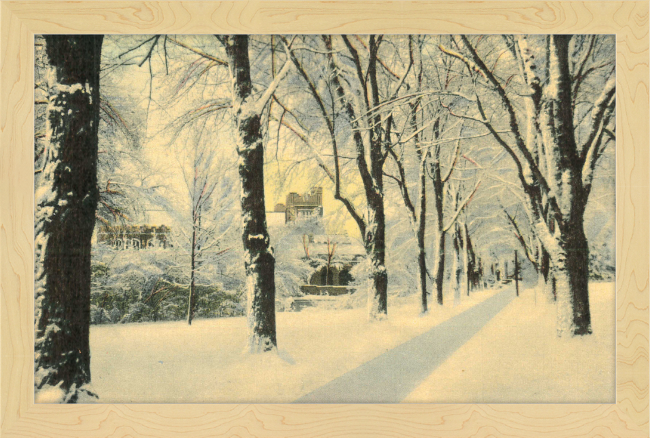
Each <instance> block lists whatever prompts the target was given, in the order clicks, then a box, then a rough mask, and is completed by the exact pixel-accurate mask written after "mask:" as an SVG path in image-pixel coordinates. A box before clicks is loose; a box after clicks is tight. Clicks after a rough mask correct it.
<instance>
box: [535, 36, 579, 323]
mask: <svg viewBox="0 0 650 438" xmlns="http://www.w3.org/2000/svg"><path fill="white" fill-rule="evenodd" d="M569 41H570V36H567V35H554V36H551V37H550V42H549V84H548V85H547V86H546V88H545V90H544V91H545V92H544V96H543V99H542V107H541V115H540V127H541V131H542V138H543V141H544V149H545V151H546V160H547V166H546V168H547V171H548V174H549V178H548V181H549V186H550V188H551V190H553V192H554V193H555V194H556V199H557V203H558V206H559V209H560V211H561V215H562V219H563V223H562V224H559V225H558V226H557V227H556V232H555V234H554V235H553V236H552V237H553V240H554V242H549V243H550V245H549V244H545V245H544V246H545V247H546V248H547V250H548V253H549V256H550V261H551V270H552V274H553V276H554V277H555V291H556V299H557V305H558V312H557V315H558V321H557V331H558V335H560V336H562V335H564V334H575V335H585V334H590V333H591V315H590V310H589V291H588V281H589V247H588V244H587V238H586V236H585V232H584V211H585V207H586V201H587V196H588V193H586V192H585V190H584V187H583V184H582V164H581V161H582V160H581V159H580V154H579V152H578V148H577V145H576V140H575V134H574V126H573V110H572V108H573V107H572V97H571V74H570V70H569V62H570V60H569ZM547 240H548V239H547Z"/></svg>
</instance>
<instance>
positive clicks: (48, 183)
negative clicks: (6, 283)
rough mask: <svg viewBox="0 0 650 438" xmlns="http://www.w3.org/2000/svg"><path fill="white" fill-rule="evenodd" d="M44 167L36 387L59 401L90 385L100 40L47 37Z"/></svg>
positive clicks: (37, 236) (38, 192) (39, 208)
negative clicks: (46, 105)
mask: <svg viewBox="0 0 650 438" xmlns="http://www.w3.org/2000/svg"><path fill="white" fill-rule="evenodd" d="M45 40H46V51H47V58H48V62H49V69H50V72H49V75H48V76H49V83H48V87H49V95H50V97H49V103H48V108H47V128H46V129H47V135H46V139H47V146H46V147H47V152H46V154H47V155H46V162H47V164H46V165H45V168H44V170H43V174H42V176H41V180H40V181H39V186H38V187H37V190H36V203H37V209H36V227H35V228H36V229H35V246H36V248H35V250H36V297H35V313H36V315H35V317H36V321H35V326H36V327H35V345H34V349H35V352H34V353H35V355H34V372H35V375H34V386H35V391H36V400H37V401H38V400H39V393H45V391H46V390H49V391H48V392H50V394H49V395H52V393H51V391H52V390H54V391H56V392H57V393H58V394H57V397H56V398H57V400H49V401H61V402H67V403H75V402H77V401H79V397H80V396H82V395H84V394H85V395H90V396H93V397H96V396H95V394H93V393H92V391H91V390H90V389H89V387H88V384H89V383H90V345H89V333H90V332H89V329H90V287H91V284H90V257H91V238H92V234H93V229H94V226H95V211H96V209H97V202H98V199H99V191H98V188H97V154H98V145H97V143H98V139H97V127H98V124H99V70H100V62H101V48H102V41H103V37H102V36H101V35H99V36H95V35H79V36H64V35H60V36H59V35H56V36H55V35H51V36H46V37H45ZM55 388H56V389H55Z"/></svg>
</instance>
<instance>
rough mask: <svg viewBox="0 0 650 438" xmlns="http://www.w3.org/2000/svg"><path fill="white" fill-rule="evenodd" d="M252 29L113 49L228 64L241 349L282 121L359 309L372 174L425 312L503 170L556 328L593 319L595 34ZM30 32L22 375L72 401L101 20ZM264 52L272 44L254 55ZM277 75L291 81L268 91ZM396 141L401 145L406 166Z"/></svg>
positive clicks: (598, 110)
mask: <svg viewBox="0 0 650 438" xmlns="http://www.w3.org/2000/svg"><path fill="white" fill-rule="evenodd" d="M206 38H207V37H206ZM209 38H213V37H209ZM264 38H266V39H264V44H262V45H261V46H260V45H259V44H256V45H251V37H249V36H246V35H233V36H230V35H226V36H215V37H214V39H212V40H210V41H212V42H213V45H210V47H212V51H214V52H217V53H221V56H215V55H211V54H209V53H207V52H206V51H205V50H204V48H205V45H203V46H202V47H192V46H191V45H190V44H187V43H183V42H181V41H179V40H178V39H175V38H171V37H169V36H164V35H159V36H154V37H147V38H145V39H144V40H143V42H141V43H139V44H137V45H135V46H134V47H132V48H131V49H129V50H128V52H129V53H131V52H133V53H138V52H137V51H138V50H144V55H138V56H141V57H142V59H141V60H140V61H139V62H138V63H137V64H138V65H139V66H143V65H144V64H145V63H146V62H148V66H149V69H150V71H151V69H152V62H154V61H155V59H160V60H162V62H164V67H165V68H166V69H167V68H168V62H169V61H170V58H169V57H168V50H171V49H170V47H171V45H172V43H173V46H174V47H175V49H174V50H178V51H181V52H183V53H185V54H186V55H187V56H193V57H196V59H197V60H199V61H209V62H210V64H209V68H216V69H228V71H229V74H230V78H231V81H230V82H229V90H228V92H227V93H224V94H225V95H228V96H227V97H223V96H218V99H217V101H218V105H216V106H215V105H214V104H210V105H212V106H213V107H215V108H217V107H218V108H217V109H218V110H220V111H224V112H227V113H228V114H229V117H230V118H231V125H232V132H233V133H234V139H235V146H236V150H237V154H238V155H239V178H240V182H241V215H242V222H243V227H242V236H241V237H242V245H243V249H244V260H243V263H244V266H245V271H246V286H245V288H246V293H247V303H248V304H247V306H248V308H247V314H248V328H249V336H248V350H249V351H250V352H265V351H273V350H275V349H276V346H277V337H276V324H275V275H274V271H275V258H274V255H273V251H272V250H271V248H270V239H269V234H268V231H267V226H266V214H265V211H266V208H265V203H264V196H265V195H264V193H265V189H264V182H265V181H264V170H265V169H264V164H265V163H264V151H265V147H266V143H267V142H268V138H269V136H268V132H269V131H271V129H270V128H269V127H270V126H271V125H273V127H274V129H275V130H277V132H278V136H279V135H280V133H281V132H282V133H284V134H285V135H288V136H292V138H293V141H299V142H302V143H303V144H304V145H306V146H307V149H308V150H309V151H310V153H311V158H312V159H313V160H315V161H316V163H317V164H318V168H320V169H321V171H322V172H323V175H324V177H325V178H327V179H328V180H330V181H331V183H332V185H333V189H334V197H335V199H336V200H338V201H339V202H340V203H341V204H342V205H343V206H344V207H345V210H346V211H347V213H348V214H349V216H350V218H352V220H353V221H354V223H356V225H357V227H358V230H359V233H360V235H361V236H362V239H363V243H364V247H365V250H366V255H367V258H368V261H369V269H368V300H369V317H370V319H371V320H373V319H382V318H385V317H386V315H387V307H388V300H387V296H388V272H387V269H386V210H385V200H386V196H387V190H388V186H387V185H386V182H387V181H390V182H391V183H394V184H396V187H397V188H398V190H399V193H400V194H401V197H402V200H403V206H404V208H405V209H406V212H407V217H408V220H409V221H410V223H411V225H412V228H413V233H414V234H413V236H414V240H415V243H416V245H417V248H418V250H417V254H418V269H419V276H418V282H417V284H418V287H419V295H420V297H421V310H422V312H426V311H427V310H428V309H429V304H428V302H427V297H428V292H427V280H428V279H430V280H433V282H434V284H435V289H436V294H435V296H436V301H437V303H438V304H442V302H443V282H444V273H445V238H446V237H445V236H446V234H447V233H448V232H451V233H452V246H453V250H454V259H453V260H452V265H453V266H452V276H451V279H452V284H451V285H452V288H453V289H454V296H455V299H460V296H461V295H462V293H461V292H463V291H465V288H467V290H468V289H469V287H470V286H469V285H470V284H471V283H472V282H470V281H466V280H464V279H463V276H465V277H464V278H465V279H467V278H468V276H471V275H475V274H474V273H475V272H476V271H477V269H480V265H481V264H480V260H477V257H476V254H475V249H476V245H475V244H474V243H473V242H472V229H473V228H472V227H473V225H472V223H473V222H468V221H469V220H470V219H471V215H470V214H469V212H468V208H469V205H470V203H472V202H474V201H476V196H475V195H477V193H478V189H479V186H480V185H481V184H482V183H484V182H485V181H486V180H487V179H491V180H493V181H494V180H500V181H502V183H503V184H504V187H508V189H509V190H510V191H511V192H512V193H513V194H514V195H515V198H516V199H517V200H518V201H517V202H518V207H517V208H520V209H521V210H523V211H524V213H525V214H524V218H525V219H524V220H523V221H522V220H521V219H515V218H514V216H513V215H512V214H511V211H512V210H510V213H509V211H508V208H510V207H507V208H504V210H505V212H506V215H508V218H509V223H510V225H511V226H512V227H513V228H514V229H515V234H516V236H517V237H518V240H519V243H520V244H521V246H522V247H523V249H524V251H525V254H526V256H527V259H529V260H530V261H531V262H532V263H533V267H534V268H535V269H537V270H538V272H539V273H540V275H539V278H540V283H543V284H545V285H548V286H547V287H546V289H549V288H551V287H552V288H553V296H554V297H556V298H557V304H556V305H557V307H558V322H557V329H558V334H559V335H564V334H568V335H586V334H589V333H591V316H590V312H589V299H588V298H589V297H588V279H589V265H588V261H589V247H588V243H587V239H586V234H585V230H584V212H585V208H586V206H587V201H588V200H589V195H590V192H591V189H592V184H593V180H594V173H595V170H596V167H597V163H598V160H599V158H600V157H601V156H602V155H603V151H604V150H605V147H606V146H607V144H609V143H610V142H613V141H614V140H615V127H614V120H615V117H614V109H615V78H614V64H613V63H614V61H613V55H611V53H613V52H612V51H611V50H610V49H611V47H610V46H612V43H611V41H610V40H611V38H610V39H608V38H607V36H570V35H551V36H531V37H529V36H525V35H522V36H516V37H514V36H507V35H504V36H490V37H485V36H464V35H460V36H408V37H385V36H382V35H370V36H368V37H363V38H362V37H359V36H328V35H322V36H293V37H285V36H270V37H264ZM44 41H45V46H46V47H45V53H46V56H45V57H46V60H45V63H46V65H47V69H48V70H49V74H48V75H47V78H48V79H47V80H48V83H47V91H48V98H47V110H46V121H47V122H46V133H45V136H44V138H45V141H44V144H45V146H44V156H45V162H46V164H45V166H44V167H43V169H41V170H40V171H39V172H40V174H39V175H38V185H37V192H36V199H37V213H36V229H35V233H36V240H35V242H36V263H37V269H36V322H35V324H36V341H35V373H36V374H35V375H36V378H35V385H36V390H37V391H38V390H41V389H44V388H48V387H57V388H59V389H60V390H61V391H62V392H63V394H64V397H63V400H64V401H67V402H75V401H77V400H78V399H79V397H80V396H85V395H87V396H91V397H92V396H94V394H92V393H91V392H90V391H89V390H88V389H87V386H86V385H87V384H88V383H89V382H90V351H89V341H88V337H89V322H90V319H89V313H90V310H89V309H90V254H91V236H92V233H93V228H94V224H95V215H96V211H97V205H98V198H99V194H98V192H99V189H98V182H97V165H98V164H97V163H98V125H99V123H100V106H101V105H100V102H101V96H100V92H99V87H100V81H99V74H100V67H101V58H102V54H101V52H102V42H103V37H102V36H66V35H61V36H46V37H45V38H44ZM168 43H170V44H168ZM260 47H261V48H260ZM612 47H613V46H612ZM262 52H263V54H265V55H270V56H269V57H264V56H263V57H262V58H259V55H260V53H262ZM610 52H611V53H610ZM155 53H157V54H158V55H160V56H157V58H156V57H154V54H155ZM251 54H254V55H255V57H256V59H268V58H270V60H271V65H270V68H269V71H268V72H267V73H268V74H267V75H266V76H265V77H266V78H268V80H267V81H266V83H265V85H263V86H262V85H256V84H254V81H253V72H256V73H257V70H255V69H263V68H264V67H262V66H261V65H262V64H260V66H257V64H256V65H255V67H253V66H252V64H251ZM122 55H124V54H121V55H120V57H121V56H122ZM610 55H611V56H610ZM276 64H277V65H276ZM321 66H324V68H321ZM207 70H209V69H206V70H204V71H203V73H200V74H204V72H205V71H207ZM197 74H198V73H197ZM152 78H153V76H152ZM152 81H153V79H152ZM152 83H153V82H152ZM286 84H290V85H291V87H292V88H291V93H292V94H291V95H293V96H297V97H295V98H293V99H290V98H287V96H288V93H286V92H285V93H284V94H282V93H280V92H279V91H280V90H281V88H282V87H283V86H285V85H286ZM594 90H599V91H598V92H595V91H594ZM149 91H150V93H151V85H150V90H149ZM283 99H287V100H285V101H283ZM585 103H586V108H587V109H586V110H585V109H584V108H583V106H585ZM299 106H305V107H306V108H313V109H314V112H313V114H314V115H315V117H310V118H306V117H305V116H304V113H303V112H302V111H299V110H298V107H299ZM217 109H215V111H216V110H217ZM283 138H285V140H287V141H288V137H286V136H285V137H283ZM478 138H489V139H491V142H492V144H494V145H495V146H494V147H492V146H485V148H487V149H488V152H489V153H488V154H487V155H488V157H491V158H485V157H484V156H483V158H481V159H479V158H478V157H479V156H481V155H480V153H479V152H480V151H479V149H480V147H483V146H481V143H480V142H475V141H474V140H473V139H478ZM279 139H280V137H278V143H279ZM449 144H451V145H452V146H453V147H452V149H451V150H449V148H447V147H446V146H445V145H449ZM495 147H496V149H494V148H495ZM477 148H479V149H477ZM472 152H473V153H475V155H474V158H472V157H471V156H470V155H471V153H472ZM408 154H411V156H414V157H415V162H416V165H415V171H413V166H411V163H412V161H410V160H409V159H407V157H408ZM504 155H505V156H506V157H509V158H510V164H511V165H512V166H513V168H514V174H515V175H516V178H515V179H514V182H513V181H505V180H503V178H502V177H500V176H499V175H500V174H497V173H496V172H492V171H491V169H492V168H493V167H494V166H496V165H497V164H498V165H502V162H501V157H503V156H504ZM344 163H352V164H353V165H350V166H347V165H345V164H344ZM413 175H415V177H413ZM427 181H431V185H432V187H433V198H434V202H433V204H434V208H435V212H434V219H435V223H436V228H435V232H436V233H435V234H436V237H435V239H434V240H435V245H434V250H433V253H434V256H435V262H434V269H433V270H432V272H430V271H429V269H428V268H427V263H426V260H427V259H426V248H425V236H426V225H427V221H426V218H427V213H426V207H427ZM359 187H360V188H361V190H357V189H356V188H359ZM413 187H416V191H417V195H416V196H417V197H416V198H415V201H414V200H413ZM106 192H109V188H108V184H107V187H106ZM476 202H478V201H476ZM364 209H365V210H364ZM461 251H464V254H465V255H464V256H463V257H462V256H461ZM517 264H518V262H517ZM194 269H195V266H194V263H192V271H193V272H194ZM192 278H193V277H192ZM193 289H194V288H192V287H191V288H190V297H189V306H188V307H189V308H188V322H190V323H191V320H192V311H193V307H194V297H193V292H194V291H193Z"/></svg>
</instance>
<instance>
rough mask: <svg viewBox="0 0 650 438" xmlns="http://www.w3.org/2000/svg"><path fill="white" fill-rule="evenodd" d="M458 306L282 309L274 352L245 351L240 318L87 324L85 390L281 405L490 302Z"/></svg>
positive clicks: (121, 399) (106, 398)
mask: <svg viewBox="0 0 650 438" xmlns="http://www.w3.org/2000/svg"><path fill="white" fill-rule="evenodd" d="M493 294H494V292H493V291H486V292H477V293H474V294H472V296H471V297H470V298H469V299H465V300H464V301H463V303H462V304H461V305H460V306H458V307H451V305H445V306H442V307H438V306H437V305H435V304H432V305H431V309H430V313H429V314H428V315H425V316H420V304H419V300H420V297H419V296H417V294H413V295H411V296H408V297H404V298H392V297H389V304H388V319H387V320H385V321H381V322H373V323H369V322H368V321H367V318H368V313H367V311H366V309H364V308H357V309H348V310H317V309H312V310H310V311H307V312H280V313H278V314H277V337H278V347H279V349H278V350H276V351H274V352H269V353H263V354H243V353H242V349H243V348H244V347H245V346H246V345H247V328H246V318H245V317H235V318H217V319H203V320H202V319H198V320H195V321H193V322H192V325H191V326H188V325H187V323H185V322H183V321H175V322H158V323H141V324H118V325H99V326H91V329H90V343H91V351H92V363H91V367H92V369H91V372H92V376H93V386H94V388H95V390H96V391H97V394H99V396H100V397H101V401H102V403H189V402H192V403H249V402H256V403H287V402H292V401H294V400H296V399H298V398H299V397H300V396H302V395H305V394H307V393H309V392H311V391H313V390H314V389H316V388H318V387H320V386H322V385H324V384H325V383H327V382H329V381H330V380H332V379H335V378H336V377H339V376H340V375H342V374H344V373H346V372H347V371H350V370H352V369H354V368H356V367H358V366H359V365H361V364H363V363H365V362H367V361H369V360H371V359H373V358H375V357H377V356H379V355H380V354H383V353H385V352H386V351H388V350H390V349H392V348H394V347H396V346H398V345H400V344H402V343H404V342H406V341H408V340H409V339H411V338H413V337H415V336H417V335H419V334H421V333H423V332H425V331H426V330H428V329H429V328H431V327H433V326H434V325H437V324H439V323H441V322H443V321H445V320H447V319H449V318H450V317H452V316H455V315H457V314H458V313H460V312H462V311H464V310H467V309H468V308H469V307H471V306H473V305H475V304H477V303H478V302H480V301H483V300H484V299H486V298H488V297H490V296H492V295H493Z"/></svg>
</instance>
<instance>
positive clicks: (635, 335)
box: [0, 1, 649, 438]
mask: <svg viewBox="0 0 650 438" xmlns="http://www.w3.org/2000/svg"><path fill="white" fill-rule="evenodd" d="M1 19H2V21H1V23H2V27H1V30H2V41H1V43H2V49H1V58H0V60H1V61H0V62H2V67H1V71H2V93H1V96H0V97H1V104H0V106H1V113H0V117H1V118H0V124H1V129H2V146H1V149H0V152H1V158H0V190H1V192H0V220H1V222H0V263H1V265H0V268H1V271H0V287H1V291H2V301H1V306H2V309H1V311H2V313H1V318H2V322H1V344H0V345H1V353H2V362H1V378H2V379H1V385H2V387H1V397H2V398H1V403H2V404H1V414H2V420H1V428H0V430H1V434H2V436H3V437H7V438H8V437H28V436H29V437H36V436H38V437H66V438H68V437H85V438H88V437H106V436H111V437H118V436H132V437H134V436H147V437H151V436H164V437H192V438H199V437H208V436H218V437H226V436H247V437H248V436H253V437H300V438H306V437H311V436H320V437H334V436H336V437H352V436H368V437H370V436H374V437H389V436H390V437H393V436H394V437H435V436H441V437H467V436H500V437H506V436H508V437H529V436H530V437H533V436H540V437H542V436H544V437H554V438H560V437H591V436H617V437H618V436H621V437H623V436H625V437H648V236H649V234H648V228H649V227H648V221H649V216H648V204H649V202H648V201H649V199H648V198H649V191H648V174H649V166H648V164H649V160H648V120H649V116H648V2H593V3H592V2H545V3H543V2H519V1H517V2H472V3H470V2H304V1H302V2H286V1H272V2H235V3H231V2H223V3H217V2H196V3H189V2H187V3H181V2H172V3H164V2H147V3H144V2H75V3H73V2H3V3H2V5H1ZM370 32H373V33H610V34H616V38H617V75H618V76H617V93H618V98H617V116H618V126H617V135H618V146H617V162H616V168H617V184H616V197H617V207H618V208H617V216H616V219H617V240H616V256H617V261H618V266H617V270H618V276H617V283H616V291H617V303H616V307H617V356H616V357H617V380H616V383H617V390H616V400H617V402H616V404H603V405H596V404H592V405H570V404H562V405H554V404H544V405H524V404H511V405H504V404H498V405H494V404H492V405H473V404H466V405H463V404H452V405H435V404H429V405H427V404H408V405H406V404H403V405H333V404H330V405H295V404H294V405H286V404H256V405H224V404H217V405H206V404H191V405H154V404H150V405H145V404H139V405H127V404H114V405H108V404H97V405H43V404H41V405H35V404H34V402H33V346H34V338H33V327H34V323H33V315H34V314H33V307H32V306H33V284H34V277H33V272H34V270H33V262H34V257H33V254H34V251H33V246H32V241H33V238H32V237H33V230H34V227H33V211H34V208H33V188H32V185H33V114H34V113H33V98H32V92H33V74H34V68H33V66H34V61H33V36H34V34H38V33H60V34H66V33H104V34H112V33H148V34H151V33H370Z"/></svg>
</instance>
